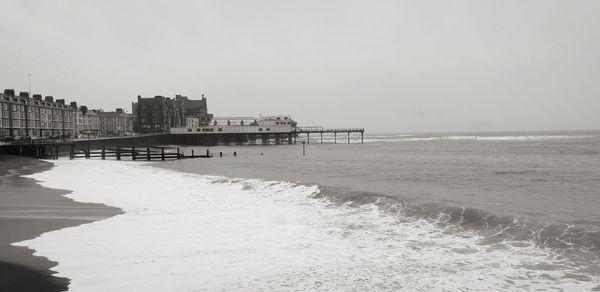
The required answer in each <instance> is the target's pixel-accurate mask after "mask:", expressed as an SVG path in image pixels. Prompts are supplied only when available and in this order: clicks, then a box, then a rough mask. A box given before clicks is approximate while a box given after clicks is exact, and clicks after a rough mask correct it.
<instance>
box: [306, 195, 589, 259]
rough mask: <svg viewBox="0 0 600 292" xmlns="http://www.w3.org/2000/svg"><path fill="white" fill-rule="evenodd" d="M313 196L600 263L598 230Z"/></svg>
mask: <svg viewBox="0 0 600 292" xmlns="http://www.w3.org/2000/svg"><path fill="white" fill-rule="evenodd" d="M321 190H322V191H320V192H319V193H318V194H317V196H321V197H329V198H331V199H332V200H333V201H335V202H337V203H338V204H345V205H348V206H360V205H364V204H375V205H377V206H378V207H379V208H380V209H381V210H383V211H385V212H387V213H392V214H398V215H401V216H405V217H408V218H416V219H427V220H429V221H431V222H433V223H435V224H436V225H437V226H439V227H441V228H446V229H447V230H448V231H452V230H454V231H456V232H462V231H476V232H478V234H479V235H481V236H482V238H481V241H480V243H482V244H495V243H499V242H504V241H507V242H513V241H522V242H532V243H533V244H534V245H536V246H538V247H549V248H554V249H556V250H560V251H565V250H570V251H573V252H580V251H585V252H591V253H592V254H593V258H595V259H600V230H589V229H586V228H583V227H578V226H574V225H569V224H561V223H546V222H544V223H536V222H529V221H527V219H525V218H520V217H518V216H513V215H497V214H491V213H489V212H486V211H483V210H479V209H477V208H471V207H459V206H452V205H446V204H442V203H436V202H410V203H409V202H407V201H405V200H403V199H400V198H397V197H392V196H386V195H384V194H379V193H371V192H358V191H348V190H342V189H339V188H329V187H321Z"/></svg>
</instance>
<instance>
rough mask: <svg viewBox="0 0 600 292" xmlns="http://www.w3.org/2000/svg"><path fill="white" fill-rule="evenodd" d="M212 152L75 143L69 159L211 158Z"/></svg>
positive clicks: (71, 146) (70, 150)
mask: <svg viewBox="0 0 600 292" xmlns="http://www.w3.org/2000/svg"><path fill="white" fill-rule="evenodd" d="M210 157H212V154H211V153H210V152H209V150H208V149H207V150H206V154H205V155H195V153H194V150H191V155H187V156H186V155H185V154H184V153H183V152H181V151H180V149H179V147H160V146H146V147H136V146H131V147H121V146H117V147H106V146H103V147H100V148H95V149H92V148H90V147H86V148H84V147H78V146H76V145H75V144H71V145H70V148H69V159H71V160H72V159H78V158H85V159H91V158H100V159H102V160H105V159H116V160H122V159H130V160H133V161H135V160H146V161H151V160H162V161H165V160H174V159H187V158H210Z"/></svg>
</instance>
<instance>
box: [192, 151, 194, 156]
mask: <svg viewBox="0 0 600 292" xmlns="http://www.w3.org/2000/svg"><path fill="white" fill-rule="evenodd" d="M192 158H194V149H192Z"/></svg>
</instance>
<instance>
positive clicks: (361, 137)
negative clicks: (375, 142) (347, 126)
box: [360, 132, 365, 144]
mask: <svg viewBox="0 0 600 292" xmlns="http://www.w3.org/2000/svg"><path fill="white" fill-rule="evenodd" d="M364 133H365V132H360V144H363V143H364V139H363V135H364Z"/></svg>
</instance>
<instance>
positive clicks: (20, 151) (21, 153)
mask: <svg viewBox="0 0 600 292" xmlns="http://www.w3.org/2000/svg"><path fill="white" fill-rule="evenodd" d="M19 155H20V156H23V146H19Z"/></svg>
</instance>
